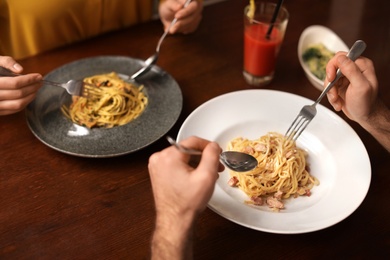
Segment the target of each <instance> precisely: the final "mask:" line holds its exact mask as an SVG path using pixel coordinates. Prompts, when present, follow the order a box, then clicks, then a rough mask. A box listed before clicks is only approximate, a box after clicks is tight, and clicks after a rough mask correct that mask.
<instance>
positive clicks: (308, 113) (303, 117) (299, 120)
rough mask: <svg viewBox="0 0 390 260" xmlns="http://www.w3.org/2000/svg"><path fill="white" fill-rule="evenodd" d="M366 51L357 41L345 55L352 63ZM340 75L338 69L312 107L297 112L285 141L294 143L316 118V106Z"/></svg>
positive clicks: (363, 44)
mask: <svg viewBox="0 0 390 260" xmlns="http://www.w3.org/2000/svg"><path fill="white" fill-rule="evenodd" d="M365 49H366V43H365V42H364V41H362V40H357V41H356V42H355V43H354V44H353V46H352V47H351V49H350V50H349V51H348V53H347V57H348V58H349V59H351V60H352V61H355V60H356V59H357V58H358V57H359V56H360V55H361V54H362V53H363V51H364V50H365ZM341 76H342V73H341V71H340V69H338V70H337V72H336V78H335V79H334V80H333V81H331V82H329V83H328V85H327V86H326V88H325V89H324V90H323V91H322V93H321V95H320V96H319V97H318V99H317V100H316V101H315V102H314V103H313V104H312V105H306V106H304V107H303V108H302V109H301V111H300V112H299V114H298V116H297V117H296V118H295V119H294V121H293V122H292V124H291V125H290V127H289V128H288V130H287V132H286V134H285V137H286V138H287V140H293V141H296V140H297V139H298V137H299V136H300V135H301V133H302V132H303V131H304V130H305V129H306V127H307V126H308V125H309V123H310V122H311V120H312V119H313V118H314V117H315V116H316V114H317V109H316V105H317V104H318V103H320V102H321V100H322V98H323V97H324V96H325V95H326V94H327V93H328V91H329V90H330V89H331V88H332V87H333V85H334V84H335V83H336V82H337V81H338V80H339V79H340V78H341Z"/></svg>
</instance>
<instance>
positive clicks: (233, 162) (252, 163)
mask: <svg viewBox="0 0 390 260" xmlns="http://www.w3.org/2000/svg"><path fill="white" fill-rule="evenodd" d="M167 140H168V142H169V143H170V144H171V145H173V146H175V147H176V148H177V149H178V150H179V151H181V152H182V153H186V154H190V155H194V156H196V158H193V159H195V160H192V161H193V163H195V164H196V165H197V164H198V163H199V160H200V155H202V151H199V150H195V149H191V148H188V147H185V146H183V145H181V144H178V143H177V142H176V141H175V140H174V139H173V138H172V137H170V136H167ZM219 160H220V162H222V163H223V165H225V166H226V167H228V168H229V169H230V170H232V171H235V172H248V171H250V170H253V169H254V168H256V166H257V164H258V162H257V160H256V158H255V157H253V156H252V155H250V154H246V153H241V152H236V151H225V152H222V153H221V154H220V155H219Z"/></svg>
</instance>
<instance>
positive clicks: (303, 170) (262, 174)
mask: <svg viewBox="0 0 390 260" xmlns="http://www.w3.org/2000/svg"><path fill="white" fill-rule="evenodd" d="M227 149H228V150H230V151H239V152H244V153H248V154H251V155H253V156H254V157H255V158H256V159H257V161H258V166H257V167H256V168H255V169H253V170H252V171H249V172H240V173H239V172H234V171H231V172H230V175H231V178H230V180H229V185H230V186H232V187H239V188H240V189H241V190H243V191H244V192H245V193H246V194H247V195H248V196H249V198H250V200H248V201H246V203H248V204H254V205H263V204H264V203H266V204H267V205H268V206H269V207H271V208H273V209H275V210H279V209H282V208H284V203H283V201H282V199H287V198H290V197H291V196H292V197H298V196H300V195H306V196H310V193H311V191H310V190H311V189H312V187H313V186H314V185H318V184H319V181H318V180H317V179H316V178H315V177H313V176H312V175H310V173H309V170H308V165H307V164H306V153H305V151H303V150H302V149H299V148H297V147H296V145H295V142H293V141H289V140H286V138H285V137H284V136H283V135H281V134H279V133H275V132H270V133H268V134H267V135H264V136H262V137H260V138H259V139H256V140H248V139H245V138H241V137H239V138H235V139H233V140H231V141H230V142H229V144H228V148H227Z"/></svg>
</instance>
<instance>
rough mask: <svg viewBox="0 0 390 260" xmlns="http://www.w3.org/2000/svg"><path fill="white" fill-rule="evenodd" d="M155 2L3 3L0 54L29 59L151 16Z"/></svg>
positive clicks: (24, 0)
mask: <svg viewBox="0 0 390 260" xmlns="http://www.w3.org/2000/svg"><path fill="white" fill-rule="evenodd" d="M152 12H153V0H33V1H28V0H0V55H8V56H12V57H14V58H15V59H22V58H26V57H29V56H32V55H35V54H38V53H41V52H44V51H47V50H50V49H53V48H56V47H59V46H63V45H66V44H70V43H73V42H76V41H80V40H83V39H86V38H90V37H93V36H96V35H98V34H101V33H104V32H108V31H112V30H117V29H121V28H124V27H127V26H130V25H133V24H135V23H139V22H144V21H147V20H149V19H151V17H152Z"/></svg>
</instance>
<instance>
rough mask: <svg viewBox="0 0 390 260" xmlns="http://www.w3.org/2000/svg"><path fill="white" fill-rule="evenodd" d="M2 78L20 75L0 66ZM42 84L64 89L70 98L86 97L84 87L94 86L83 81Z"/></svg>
mask: <svg viewBox="0 0 390 260" xmlns="http://www.w3.org/2000/svg"><path fill="white" fill-rule="evenodd" d="M4 76H5V77H17V76H22V74H18V73H15V72H12V71H10V70H9V69H7V68H4V67H2V66H0V77H4ZM42 82H43V83H46V84H49V85H53V86H57V87H61V88H64V89H65V90H66V92H68V93H69V94H70V95H72V96H81V97H88V95H89V94H88V93H89V91H88V89H87V88H85V86H86V85H88V86H91V87H94V88H95V86H93V85H91V84H88V83H85V82H84V81H83V80H74V79H71V80H69V81H68V82H66V83H58V82H54V81H50V80H46V79H42Z"/></svg>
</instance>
